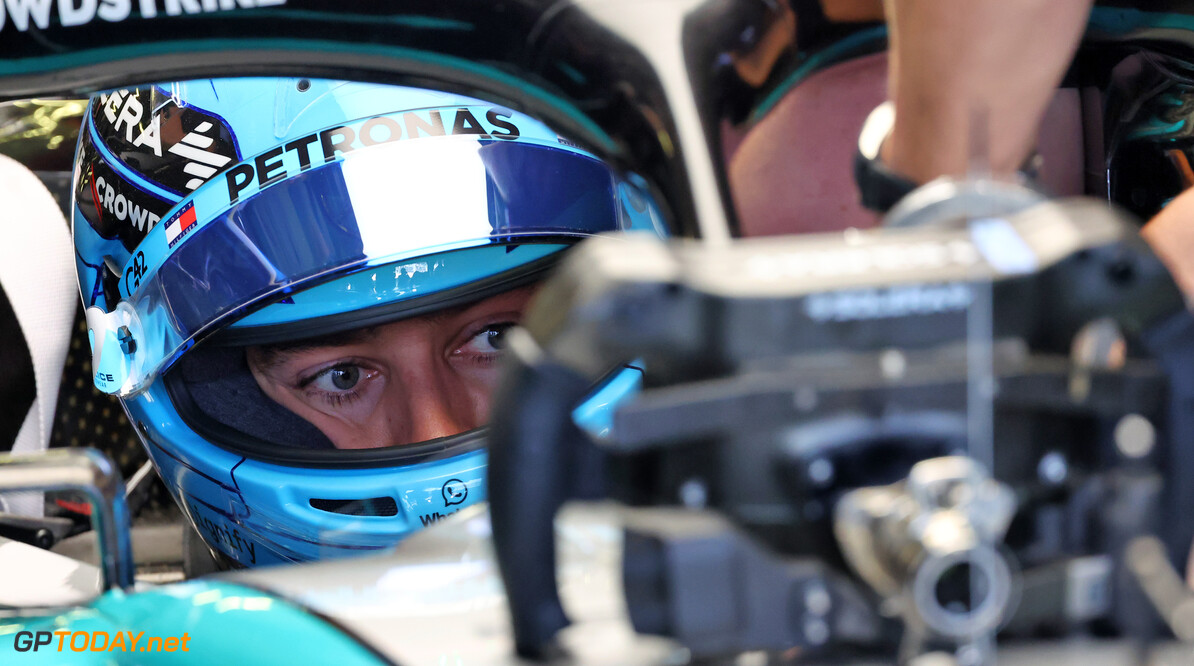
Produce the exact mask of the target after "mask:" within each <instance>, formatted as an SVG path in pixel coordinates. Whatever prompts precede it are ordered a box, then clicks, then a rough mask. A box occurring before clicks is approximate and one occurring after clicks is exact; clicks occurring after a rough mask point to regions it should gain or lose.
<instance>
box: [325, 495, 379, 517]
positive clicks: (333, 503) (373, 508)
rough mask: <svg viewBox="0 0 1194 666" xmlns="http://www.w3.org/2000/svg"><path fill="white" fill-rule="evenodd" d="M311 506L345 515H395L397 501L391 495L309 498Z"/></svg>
mask: <svg viewBox="0 0 1194 666" xmlns="http://www.w3.org/2000/svg"><path fill="white" fill-rule="evenodd" d="M311 506H312V507H313V508H316V509H319V510H320V511H327V512H329V513H340V514H344V515H346V516H387V517H388V516H396V515H398V503H397V502H395V501H394V498H393V497H366V498H364V499H317V498H312V499H311Z"/></svg>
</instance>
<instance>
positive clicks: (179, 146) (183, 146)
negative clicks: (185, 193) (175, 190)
mask: <svg viewBox="0 0 1194 666" xmlns="http://www.w3.org/2000/svg"><path fill="white" fill-rule="evenodd" d="M212 127H213V125H212V124H211V123H209V122H207V121H204V122H202V123H199V125H197V126H196V127H195V129H193V130H191V131H190V132H187V134H186V136H184V137H182V141H180V142H179V143H176V144H174V145H173V146H170V149H169V152H171V153H173V154H175V155H178V156H179V157H181V158H183V159H185V160H188V162H187V164H186V166H184V167H183V168H182V170H183V173H186V174H187V175H189V176H192V178H191V179H190V180H188V181H187V184H186V188H187V189H188V190H194V189H195V188H197V187H199V186H200V185H202V184H203V183H205V182H207V179H208V178H211V177H212V176H214V175H216V171H217V170H218V169H220V168H221V167H223V166H224V165H225V164H228V163H229V162H231V161H232V158H230V157H228V156H227V155H218V154H216V153H211V152H208V150H207V149H208V148H210V147H211V145H212V144H213V143H215V140H214V139H213V138H212V137H210V136H207V132H210V131H211V129H212Z"/></svg>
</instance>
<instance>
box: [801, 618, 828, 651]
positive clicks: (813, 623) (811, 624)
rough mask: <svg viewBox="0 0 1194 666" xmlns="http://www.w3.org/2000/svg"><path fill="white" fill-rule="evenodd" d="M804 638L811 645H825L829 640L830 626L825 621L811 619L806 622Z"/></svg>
mask: <svg viewBox="0 0 1194 666" xmlns="http://www.w3.org/2000/svg"><path fill="white" fill-rule="evenodd" d="M804 637H805V638H806V639H808V642H809V644H810V645H824V644H825V642H826V641H828V640H829V625H828V624H826V623H825V620H822V619H821V618H817V617H809V618H806V619H805V620H804Z"/></svg>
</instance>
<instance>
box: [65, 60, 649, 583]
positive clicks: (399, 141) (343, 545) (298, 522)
mask: <svg viewBox="0 0 1194 666" xmlns="http://www.w3.org/2000/svg"><path fill="white" fill-rule="evenodd" d="M73 193H74V197H73V202H72V208H73V223H72V227H73V234H74V242H75V250H76V255H75V258H76V262H77V269H78V276H79V288H80V292H81V295H82V299H83V304H84V308H85V314H86V320H87V326H88V335H89V338H90V342H91V346H92V364H93V371H94V380H95V385H96V387H97V388H99V389H100V390H101V391H104V392H107V393H111V394H114V395H116V396H118V397H119V398H120V400H121V402H122V403H123V405H124V407H125V409H126V411H127V412H128V415H129V420H130V422H132V423H133V424H134V427H135V428H136V430H137V432H138V435H139V436H140V438H141V440H142V442H143V443H144V445H145V447H146V448H147V450H148V452H149V456H150V458H151V459H152V461H153V463H154V465H155V466H156V468H157V470H158V472H159V473H160V474H161V477H162V479H163V480H164V481H165V484H166V486H167V488H168V489H169V491H170V492H171V494H172V495H173V496H174V499H175V500H176V502H177V503H178V505H179V506H180V507H181V509H182V511H183V513H184V514H185V515H186V517H187V518H188V519H189V520H190V522H192V523H193V524H194V526H195V528H196V530H197V532H198V533H199V534H200V535H201V536H202V537H203V539H204V540H205V541H206V543H207V545H208V546H209V547H210V548H211V549H212V550H213V552H214V553H216V555H217V557H219V556H222V557H219V559H222V560H225V563H226V564H227V565H230V566H238V565H239V566H254V565H261V564H269V563H280V562H293V561H306V560H312V559H319V558H325V557H338V556H346V555H352V554H356V553H362V552H367V551H372V550H377V549H380V548H386V547H389V546H391V545H393V544H394V543H396V542H397V541H398V540H400V539H401V538H402V537H403V536H405V535H407V534H409V533H411V532H412V531H413V530H416V529H418V528H421V527H423V526H425V525H428V524H431V523H433V522H436V521H438V520H440V519H442V518H443V517H445V516H447V515H449V514H451V513H453V512H455V511H457V510H460V509H461V508H464V507H466V506H469V505H471V504H474V503H476V502H479V501H482V500H484V499H485V497H486V489H485V464H486V452H485V450H484V446H483V443H484V437H483V429H482V428H480V427H477V428H472V429H469V430H467V431H465V432H461V433H453V434H450V435H445V436H439V437H435V438H433V439H429V440H426V441H418V442H394V441H378V442H372V443H368V444H366V445H365V446H364V447H362V448H353V449H351V450H350V449H345V448H337V444H336V443H334V442H333V441H331V440H330V438H329V436H328V435H327V434H326V433H325V432H323V431H322V430H321V429H320V428H319V427H317V426H316V425H315V424H314V423H313V422H311V421H310V420H308V419H305V418H302V417H300V416H299V415H298V414H296V413H295V412H294V411H292V410H290V409H287V408H286V407H283V406H282V404H280V403H279V402H277V401H275V400H274V399H273V398H271V397H270V396H269V395H267V394H266V393H265V392H263V388H262V385H261V383H260V382H259V381H258V379H257V378H255V377H254V368H253V367H251V366H252V363H251V362H250V361H249V360H248V357H249V355H250V354H251V353H252V350H254V349H256V350H261V349H267V350H268V349H283V350H285V349H294V348H300V349H301V348H303V347H304V345H308V346H309V345H312V344H317V343H318V341H320V340H327V339H329V338H334V337H335V336H338V335H346V334H351V332H353V331H361V330H374V329H376V328H377V327H381V326H386V325H391V324H393V323H395V322H404V321H410V320H412V318H415V317H419V316H422V315H427V314H429V313H442V312H445V311H454V310H453V309H456V310H459V309H460V308H467V307H468V306H469V305H470V304H474V303H477V302H481V301H482V300H483V299H486V298H489V297H491V296H494V295H497V294H502V293H509V292H510V290H512V289H517V288H520V287H523V286H526V285H531V284H532V283H534V282H535V281H536V280H538V279H540V278H541V276H542V275H543V272H544V271H545V270H546V269H547V268H548V267H549V266H550V265H551V264H552V263H554V262H555V261H556V260H557V259H558V257H559V255H560V253H561V252H562V251H564V250H565V249H566V248H568V247H569V246H570V245H572V244H574V243H576V242H577V241H578V240H580V239H583V238H585V237H587V236H590V235H593V234H597V233H601V232H606V231H619V230H620V231H628V230H641V231H644V232H649V233H657V234H663V233H664V231H665V227H664V224H663V222H662V216H661V215H660V213H659V210H658V208H657V207H656V206H655V204H654V203H653V201H652V199H651V197H650V195H649V193H648V190H647V189H646V187H645V186H644V183H643V181H642V180H641V179H639V178H637V177H635V176H633V175H631V174H623V173H620V172H618V171H617V170H615V169H613V168H611V166H610V165H608V164H606V163H605V162H603V161H601V160H599V159H597V158H596V157H595V156H594V155H592V154H590V153H588V152H586V151H585V150H583V149H582V148H580V147H578V146H577V145H576V144H574V143H572V142H570V141H568V140H566V139H564V138H562V137H560V136H559V135H557V134H556V133H555V132H554V131H552V130H551V129H550V128H549V127H548V126H546V125H545V124H543V123H542V122H539V121H537V120H535V119H533V118H531V117H528V116H526V115H524V114H522V113H520V112H517V111H515V110H512V109H509V108H505V107H503V106H500V105H497V104H491V103H488V102H485V101H483V100H479V99H474V98H470V97H466V96H462V95H458V94H448V93H444V92H439V91H433V90H426V89H419V88H411V87H402V86H391V85H380V84H367V83H359V82H347V81H335V80H321V79H306V78H240V79H226V80H221V79H215V80H195V81H185V82H175V83H168V84H161V85H152V86H146V87H141V88H135V89H126V90H115V91H111V92H107V93H103V94H99V95H97V96H95V97H94V98H93V99H92V101H91V103H90V105H89V108H88V110H87V114H86V118H85V121H84V123H83V128H82V131H81V133H80V140H79V145H78V149H77V153H76V160H75V169H74V183H73ZM528 288H529V287H528ZM486 334H487V335H490V336H491V337H493V336H494V334H495V332H494V331H488V332H487V333H486ZM313 341H315V342H313ZM324 374H325V375H326V374H327V373H324ZM333 374H334V373H333ZM640 374H641V373H639V372H638V371H637V370H634V369H629V368H627V369H622V370H621V371H619V372H615V373H613V374H612V375H611V376H612V377H613V379H612V380H611V381H610V382H608V383H606V384H604V386H603V388H600V389H599V390H597V391H596V392H595V394H594V396H593V397H592V399H590V400H589V401H588V402H586V403H585V404H584V405H582V406H581V407H580V408H578V411H577V418H578V423H580V424H581V425H582V427H587V428H588V429H590V431H593V430H600V429H601V428H602V427H603V424H602V419H603V417H602V414H603V413H604V412H603V409H602V405H605V404H607V403H609V402H610V401H612V400H615V399H617V398H618V397H619V396H621V395H624V394H625V393H626V392H628V391H631V390H633V389H634V387H635V386H636V385H637V383H638V380H639V376H638V375H640ZM343 375H344V373H343V372H341V376H333V377H331V379H332V380H333V381H344V382H350V381H352V380H353V379H355V378H349V379H345V377H344V376H343ZM322 381H326V377H325V380H322ZM405 388H406V390H408V391H409V392H412V394H413V393H415V392H417V391H419V390H420V387H418V386H408V387H405Z"/></svg>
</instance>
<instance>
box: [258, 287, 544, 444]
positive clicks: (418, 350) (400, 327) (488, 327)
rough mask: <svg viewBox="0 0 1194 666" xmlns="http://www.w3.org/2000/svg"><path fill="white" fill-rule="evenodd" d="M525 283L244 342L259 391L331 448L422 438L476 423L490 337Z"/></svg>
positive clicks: (520, 301) (483, 404) (492, 360)
mask: <svg viewBox="0 0 1194 666" xmlns="http://www.w3.org/2000/svg"><path fill="white" fill-rule="evenodd" d="M533 293H534V287H523V288H519V289H514V290H512V291H508V292H505V293H503V294H499V295H497V296H492V297H490V298H488V299H485V300H483V301H480V302H478V303H474V304H473V305H469V306H465V307H462V308H455V309H450V310H444V311H442V312H436V313H432V314H428V315H423V316H421V317H415V318H412V319H406V320H402V321H396V322H392V323H389V324H382V325H380V326H373V327H367V328H362V329H358V330H355V331H350V332H348V333H342V334H338V335H335V336H328V337H325V338H319V339H316V340H308V341H304V342H302V343H296V344H289V345H271V346H261V347H250V348H249V349H248V353H247V356H248V362H249V368H250V370H252V372H253V377H254V378H255V379H256V380H257V383H258V384H259V385H260V386H261V390H262V391H264V392H265V394H266V395H268V396H269V397H270V398H272V399H273V400H274V401H276V402H277V403H278V404H280V405H282V406H283V407H286V408H287V409H289V410H291V411H292V412H294V413H295V414H298V415H299V416H301V417H303V418H304V419H306V420H307V421H309V422H311V423H312V424H313V425H314V426H315V427H317V428H319V429H320V430H321V431H322V432H323V434H324V435H326V436H327V437H328V439H330V440H331V441H332V444H334V445H335V446H336V448H338V449H366V448H377V447H382V446H396V445H401V444H411V443H414V442H422V441H425V440H429V439H435V438H437V437H445V436H448V435H455V434H457V433H461V432H464V431H465V430H470V429H472V428H476V427H479V426H481V425H482V424H484V422H485V420H486V418H487V417H488V414H489V394H490V392H491V391H492V389H493V386H494V383H495V381H496V380H497V359H498V357H499V356H500V354H501V351H500V349H499V346H500V345H499V344H498V342H499V338H500V336H501V334H502V333H503V332H504V331H505V330H506V329H507V328H509V327H510V326H512V325H514V324H516V323H518V321H519V319H520V318H521V316H522V311H523V309H524V308H525V307H526V304H527V301H528V300H529V299H530V297H531V295H532V294H533Z"/></svg>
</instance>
